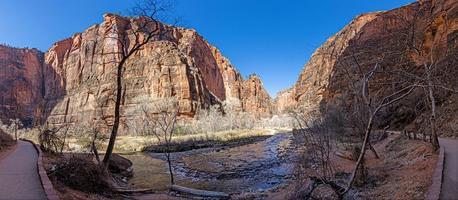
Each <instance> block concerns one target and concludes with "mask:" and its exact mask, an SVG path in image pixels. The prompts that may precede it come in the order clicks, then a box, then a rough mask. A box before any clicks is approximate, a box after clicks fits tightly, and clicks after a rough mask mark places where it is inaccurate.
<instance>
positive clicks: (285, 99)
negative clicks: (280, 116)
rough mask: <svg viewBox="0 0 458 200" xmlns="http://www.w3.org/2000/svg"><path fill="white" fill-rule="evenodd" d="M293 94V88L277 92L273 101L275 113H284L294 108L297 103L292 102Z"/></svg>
mask: <svg viewBox="0 0 458 200" xmlns="http://www.w3.org/2000/svg"><path fill="white" fill-rule="evenodd" d="M293 94H294V93H293V88H288V89H285V90H282V91H280V92H278V94H277V96H276V97H275V99H274V101H273V104H274V109H275V113H284V112H287V111H288V109H290V108H294V107H295V106H296V104H297V102H296V101H295V100H294V96H293Z"/></svg>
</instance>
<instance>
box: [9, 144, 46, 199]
mask: <svg viewBox="0 0 458 200" xmlns="http://www.w3.org/2000/svg"><path fill="white" fill-rule="evenodd" d="M17 145H18V147H17V148H16V149H15V150H14V152H12V153H11V154H9V155H8V156H7V157H6V158H3V159H2V160H0V199H2V200H3V199H9V200H16V199H17V200H22V199H34V200H35V199H36V200H39V199H46V195H45V192H44V190H43V187H42V185H41V182H40V177H39V176H38V170H37V159H38V154H37V151H36V150H35V148H34V147H33V145H32V144H30V143H29V142H24V141H18V144H17Z"/></svg>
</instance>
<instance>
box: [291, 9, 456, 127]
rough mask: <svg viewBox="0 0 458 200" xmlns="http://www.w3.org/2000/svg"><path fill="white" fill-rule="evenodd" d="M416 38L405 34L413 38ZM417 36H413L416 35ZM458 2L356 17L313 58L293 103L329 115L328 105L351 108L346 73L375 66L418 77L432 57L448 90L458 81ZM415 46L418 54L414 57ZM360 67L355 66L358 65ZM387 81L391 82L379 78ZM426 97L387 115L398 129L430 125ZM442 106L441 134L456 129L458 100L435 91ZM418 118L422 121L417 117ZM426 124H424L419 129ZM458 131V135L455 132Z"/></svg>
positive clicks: (381, 91)
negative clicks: (399, 69)
mask: <svg viewBox="0 0 458 200" xmlns="http://www.w3.org/2000/svg"><path fill="white" fill-rule="evenodd" d="M412 31H413V32H414V33H415V34H407V33H413V32H412ZM412 35H413V36H412ZM457 36H458V2H457V1H455V0H432V1H431V0H424V1H420V2H416V3H413V4H410V5H407V6H404V7H401V8H398V9H394V10H390V11H385V12H377V13H370V14H365V15H361V16H359V17H357V18H356V19H355V20H353V21H352V22H351V23H350V24H349V25H347V26H346V27H345V28H343V29H342V30H341V31H340V32H339V33H337V34H336V35H334V36H333V37H331V38H329V39H328V41H326V43H324V44H323V45H322V46H321V47H320V48H319V49H317V51H316V52H315V53H314V54H313V56H312V57H311V59H310V61H309V62H308V63H307V65H306V66H305V67H304V69H303V71H302V72H301V75H300V77H299V80H298V81H297V82H296V84H295V85H294V88H293V91H292V93H293V99H292V100H291V101H292V103H299V104H300V105H305V106H309V107H311V108H315V109H321V110H322V111H325V110H326V107H327V106H328V105H335V104H342V105H343V107H346V106H349V105H351V102H352V100H351V98H352V97H351V94H350V93H349V87H350V84H351V83H350V82H348V81H347V80H348V79H346V78H345V75H346V74H352V73H357V72H358V70H362V71H368V69H370V68H371V67H372V66H374V64H375V63H376V62H380V58H383V61H382V62H381V63H380V64H381V65H383V66H384V67H385V68H386V69H387V70H393V69H396V68H399V67H403V68H406V69H409V71H410V72H412V73H417V72H418V71H420V70H421V69H422V65H423V63H425V62H428V61H429V59H431V57H433V58H434V62H435V63H436V64H437V67H438V68H439V69H442V70H443V71H442V72H440V73H441V75H448V77H449V78H448V79H447V78H444V80H443V81H445V82H446V83H447V84H448V86H450V87H454V88H457V86H458V82H457V81H456V78H450V77H457V75H458V68H457V67H456V66H457V63H458V52H457V50H458V37H457ZM413 43H415V44H416V45H417V47H419V48H420V49H419V51H420V52H421V53H420V54H416V53H414V52H413V50H412V48H411V46H412V44H413ZM355 63H357V64H355ZM378 78H379V79H380V80H384V79H386V80H388V79H389V78H390V77H388V76H385V77H378ZM395 89H396V87H395V86H393V87H391V86H390V87H380V88H379V89H377V91H373V92H374V94H384V93H389V92H390V91H393V90H395ZM422 95H423V94H422V93H421V91H420V92H415V93H414V94H413V95H412V96H411V97H409V98H408V99H406V100H405V101H404V102H402V103H399V104H397V105H394V106H392V107H391V108H389V110H388V111H387V112H386V113H385V115H384V116H383V119H385V120H386V122H383V123H390V124H392V125H395V126H404V125H406V124H409V123H413V124H414V125H415V126H417V128H421V127H422V126H426V125H427V123H426V122H427V121H425V119H426V118H422V117H421V116H422V115H423V114H421V113H422V112H427V105H425V104H424V103H422V101H423V100H422ZM437 98H438V99H440V100H439V101H440V102H439V103H438V106H439V110H442V111H443V112H444V113H448V114H445V115H444V118H443V119H440V120H442V123H440V122H439V123H440V124H441V127H440V128H441V129H442V130H452V129H456V128H457V127H455V128H453V126H454V125H453V123H456V120H457V119H456V117H453V116H456V113H458V108H457V107H456V106H453V105H456V104H457V103H456V102H457V100H458V98H457V97H456V96H453V95H451V94H450V93H448V92H437ZM419 116H420V117H419ZM421 124H423V125H421ZM455 131H456V130H455Z"/></svg>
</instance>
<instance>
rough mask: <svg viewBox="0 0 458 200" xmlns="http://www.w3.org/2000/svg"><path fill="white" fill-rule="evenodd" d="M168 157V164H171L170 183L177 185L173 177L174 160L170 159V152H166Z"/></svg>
mask: <svg viewBox="0 0 458 200" xmlns="http://www.w3.org/2000/svg"><path fill="white" fill-rule="evenodd" d="M166 157H167V164H168V165H169V172H170V183H171V184H172V185H175V180H174V179H173V170H172V161H171V160H170V153H166Z"/></svg>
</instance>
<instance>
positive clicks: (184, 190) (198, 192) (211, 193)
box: [171, 185, 229, 199]
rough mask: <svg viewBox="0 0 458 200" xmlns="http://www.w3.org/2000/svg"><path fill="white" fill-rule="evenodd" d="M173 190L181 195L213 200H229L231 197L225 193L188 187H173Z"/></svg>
mask: <svg viewBox="0 0 458 200" xmlns="http://www.w3.org/2000/svg"><path fill="white" fill-rule="evenodd" d="M171 189H172V190H173V191H176V192H179V193H185V194H191V195H194V196H200V197H211V198H219V199H228V198H229V195H228V194H226V193H224V192H215V191H206V190H197V189H192V188H187V187H183V186H179V185H172V186H171Z"/></svg>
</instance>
